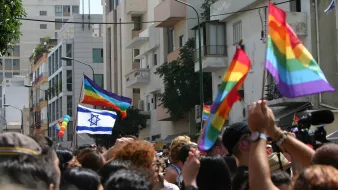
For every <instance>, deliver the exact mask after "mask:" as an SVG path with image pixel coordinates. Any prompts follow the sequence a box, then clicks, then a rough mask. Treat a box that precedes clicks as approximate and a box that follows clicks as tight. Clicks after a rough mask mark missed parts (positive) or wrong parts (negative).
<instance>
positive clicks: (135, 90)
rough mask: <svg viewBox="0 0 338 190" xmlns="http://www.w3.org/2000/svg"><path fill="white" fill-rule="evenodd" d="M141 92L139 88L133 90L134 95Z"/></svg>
mask: <svg viewBox="0 0 338 190" xmlns="http://www.w3.org/2000/svg"><path fill="white" fill-rule="evenodd" d="M140 92H141V90H140V89H139V88H133V93H134V94H139V93H140Z"/></svg>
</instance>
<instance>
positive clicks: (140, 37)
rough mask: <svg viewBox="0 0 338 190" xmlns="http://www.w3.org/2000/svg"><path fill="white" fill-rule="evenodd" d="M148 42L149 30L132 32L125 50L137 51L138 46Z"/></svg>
mask: <svg viewBox="0 0 338 190" xmlns="http://www.w3.org/2000/svg"><path fill="white" fill-rule="evenodd" d="M148 40H149V30H147V29H145V30H143V31H140V30H135V31H132V40H131V41H130V42H129V43H128V44H127V46H126V48H127V49H139V48H140V46H141V45H142V44H143V43H145V42H147V41H148Z"/></svg>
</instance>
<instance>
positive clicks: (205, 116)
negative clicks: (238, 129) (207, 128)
mask: <svg viewBox="0 0 338 190" xmlns="http://www.w3.org/2000/svg"><path fill="white" fill-rule="evenodd" d="M209 115H210V106H208V105H203V113H202V120H203V121H206V120H208V118H209Z"/></svg>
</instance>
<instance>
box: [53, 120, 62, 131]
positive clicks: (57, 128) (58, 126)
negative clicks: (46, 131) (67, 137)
mask: <svg viewBox="0 0 338 190" xmlns="http://www.w3.org/2000/svg"><path fill="white" fill-rule="evenodd" d="M61 125H62V123H61V121H58V122H56V123H55V125H54V128H55V130H56V131H60V128H61Z"/></svg>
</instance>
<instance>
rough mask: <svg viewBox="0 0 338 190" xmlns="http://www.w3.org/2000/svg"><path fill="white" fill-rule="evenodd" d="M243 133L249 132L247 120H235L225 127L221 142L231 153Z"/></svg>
mask: <svg viewBox="0 0 338 190" xmlns="http://www.w3.org/2000/svg"><path fill="white" fill-rule="evenodd" d="M244 134H250V130H249V127H248V123H247V122H237V123H234V124H232V125H230V127H228V128H226V129H225V131H224V133H223V136H222V142H223V145H224V146H225V148H227V149H228V152H229V154H232V149H233V148H234V147H235V146H236V144H237V143H238V141H239V140H240V138H241V137H242V135H244Z"/></svg>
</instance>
